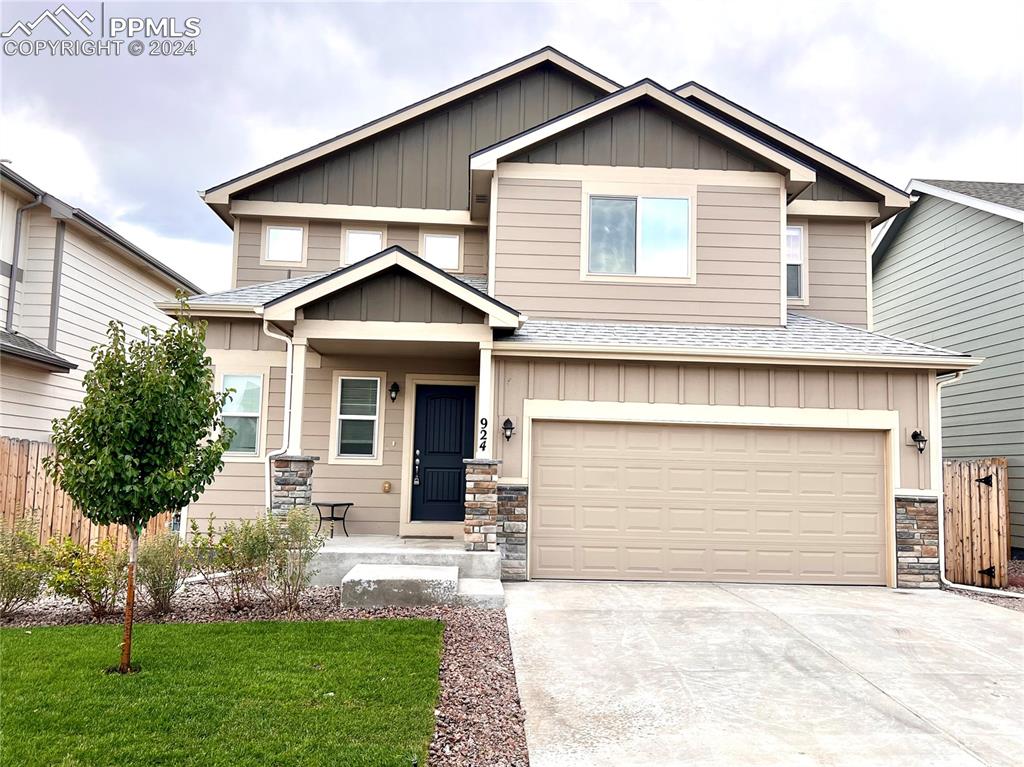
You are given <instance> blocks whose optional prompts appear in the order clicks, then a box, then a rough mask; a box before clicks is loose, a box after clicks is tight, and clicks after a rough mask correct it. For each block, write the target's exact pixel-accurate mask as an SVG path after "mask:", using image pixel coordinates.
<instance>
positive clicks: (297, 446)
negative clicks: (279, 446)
mask: <svg viewBox="0 0 1024 767" xmlns="http://www.w3.org/2000/svg"><path fill="white" fill-rule="evenodd" d="M288 390H289V395H290V399H291V402H289V403H286V404H288V405H289V406H290V407H289V412H290V413H291V417H290V418H289V420H288V443H287V444H288V450H287V454H288V455H302V409H303V403H304V401H305V393H306V344H305V342H301V343H299V342H296V343H293V344H292V380H291V386H290V387H288Z"/></svg>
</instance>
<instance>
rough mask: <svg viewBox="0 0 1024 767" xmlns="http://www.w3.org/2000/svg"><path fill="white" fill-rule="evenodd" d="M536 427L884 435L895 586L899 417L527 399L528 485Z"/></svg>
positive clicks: (889, 562) (889, 573)
mask: <svg viewBox="0 0 1024 767" xmlns="http://www.w3.org/2000/svg"><path fill="white" fill-rule="evenodd" d="M534 421H603V422H629V423H666V424H670V423H671V424H698V425H707V426H764V427H773V428H794V429H826V430H837V429H838V430H844V429H846V430H857V431H881V432H884V433H885V468H886V476H885V499H886V501H885V502H886V510H885V532H886V534H885V539H886V545H887V547H888V552H887V556H886V584H887V585H888V586H889V587H891V588H894V587H895V586H896V530H895V508H896V498H895V486H894V477H899V476H900V458H899V452H900V451H899V447H900V445H899V434H900V419H899V413H898V412H897V411H895V410H853V409H838V408H837V409H829V408H793V407H749V406H739V405H674V404H651V403H645V402H580V401H571V402H568V401H562V400H538V399H527V400H525V401H524V402H523V422H522V424H521V434H522V444H523V455H522V467H523V475H524V478H525V479H526V481H527V484H529V481H530V470H531V463H532V458H533V446H532V434H533V422H534ZM533 513H534V512H533V493H532V492H530V493H529V495H528V498H527V517H526V518H527V525H526V551H527V558H528V559H527V568H526V571H527V578H529V577H530V562H529V552H530V546H531V540H530V537H531V530H532V527H533V526H532V525H531V524H530V520H532V519H533Z"/></svg>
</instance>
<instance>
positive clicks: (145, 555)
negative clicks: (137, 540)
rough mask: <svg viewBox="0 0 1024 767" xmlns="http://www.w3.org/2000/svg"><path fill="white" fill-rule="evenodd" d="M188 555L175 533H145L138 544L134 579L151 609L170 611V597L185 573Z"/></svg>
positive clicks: (160, 612)
mask: <svg viewBox="0 0 1024 767" xmlns="http://www.w3.org/2000/svg"><path fill="white" fill-rule="evenodd" d="M188 560H189V557H188V551H187V549H186V548H185V547H184V546H183V545H182V543H181V539H180V538H179V536H178V535H177V533H161V534H159V535H153V536H146V537H145V538H143V539H142V543H141V544H140V545H139V562H138V574H137V577H138V580H139V585H140V586H141V587H142V590H143V591H144V592H145V595H146V600H147V601H148V602H149V606H150V607H151V608H153V612H155V613H158V614H161V615H162V614H163V613H169V612H170V611H171V598H172V597H173V596H174V594H175V593H176V592H177V591H178V589H180V588H181V585H182V584H183V583H184V582H185V579H186V578H187V577H188V575H189V562H188Z"/></svg>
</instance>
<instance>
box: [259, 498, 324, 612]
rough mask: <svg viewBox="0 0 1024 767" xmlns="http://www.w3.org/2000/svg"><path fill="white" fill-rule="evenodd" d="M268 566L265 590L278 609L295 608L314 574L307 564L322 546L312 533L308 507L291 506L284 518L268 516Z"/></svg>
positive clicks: (311, 521) (291, 609) (321, 540)
mask: <svg viewBox="0 0 1024 767" xmlns="http://www.w3.org/2000/svg"><path fill="white" fill-rule="evenodd" d="M268 524H269V526H270V532H271V535H270V542H271V546H270V552H271V553H270V567H269V569H268V571H267V583H266V587H265V591H266V594H267V596H268V597H269V598H270V600H271V601H272V602H273V603H274V605H275V606H276V607H277V608H278V609H283V610H288V611H289V612H291V611H294V610H297V609H298V607H299V601H300V599H301V598H302V595H303V593H304V592H305V590H306V589H307V588H309V582H310V580H311V579H312V578H313V576H314V575H315V574H316V571H315V570H312V569H310V567H309V564H310V562H312V560H313V557H314V556H316V552H317V550H319V548H320V547H321V546H322V545H323V538H318V537H317V536H316V534H315V533H314V532H313V518H312V516H310V512H309V509H292V510H291V511H289V512H288V513H287V514H286V515H285V517H284V518H283V519H274V518H270V519H269V520H268Z"/></svg>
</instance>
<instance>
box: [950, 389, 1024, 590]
mask: <svg viewBox="0 0 1024 767" xmlns="http://www.w3.org/2000/svg"><path fill="white" fill-rule="evenodd" d="M964 372H965V371H963V370H960V371H958V372H956V373H954V374H953V376H952V377H950V378H946V379H944V380H939V379H936V380H935V388H936V389H937V391H938V395H939V396H938V397H937V402H936V407H937V408H938V412H937V413H936V416H937V418H938V423H939V430H940V432H939V433H941V429H942V387H943V386H944V385H945V384H948V383H953V382H955V381H959V380H960V379H961V378H963V377H964ZM939 466H940V467H941V466H942V457H941V456H940V457H939ZM943 487H945V483H943ZM938 501H939V503H938V507H939V581H940V582H941V583H942V585H943V586H944V587H946V588H947V589H956V590H959V591H973V592H974V593H976V594H988V595H989V596H994V597H1008V598H1010V599H1024V594H1021V593H1020V592H1016V591H1003V590H1002V589H987V588H985V587H984V586H968V585H967V584H965V583H953V581H951V580H949V579H948V578H946V529H945V526H944V524H945V517H946V497H945V493H944V492H943V491H942V490H939V491H938Z"/></svg>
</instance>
